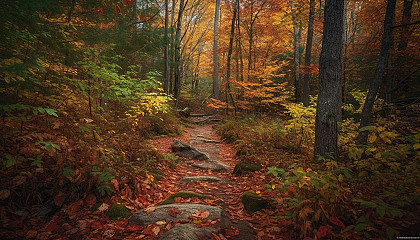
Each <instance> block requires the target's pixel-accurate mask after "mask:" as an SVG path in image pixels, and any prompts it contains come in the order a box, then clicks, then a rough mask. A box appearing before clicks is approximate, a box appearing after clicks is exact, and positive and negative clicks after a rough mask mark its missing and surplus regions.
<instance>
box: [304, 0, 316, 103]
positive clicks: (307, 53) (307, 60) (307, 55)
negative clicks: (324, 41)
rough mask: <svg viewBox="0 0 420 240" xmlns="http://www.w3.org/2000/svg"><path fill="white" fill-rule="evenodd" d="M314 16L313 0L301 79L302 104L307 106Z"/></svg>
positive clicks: (310, 8)
mask: <svg viewBox="0 0 420 240" xmlns="http://www.w3.org/2000/svg"><path fill="white" fill-rule="evenodd" d="M314 16H315V0H310V2H309V21H308V34H307V37H306V50H305V66H306V73H305V76H304V79H303V106H305V107H307V106H309V79H310V77H311V75H310V74H309V72H308V71H309V67H310V65H311V52H312V40H313V36H314V18H315V17H314Z"/></svg>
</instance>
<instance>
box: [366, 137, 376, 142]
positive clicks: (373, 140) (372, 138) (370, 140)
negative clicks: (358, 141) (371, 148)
mask: <svg viewBox="0 0 420 240" xmlns="http://www.w3.org/2000/svg"><path fill="white" fill-rule="evenodd" d="M375 141H376V135H370V136H369V139H368V142H369V143H374V142H375Z"/></svg>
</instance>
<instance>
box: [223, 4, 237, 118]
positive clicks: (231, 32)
mask: <svg viewBox="0 0 420 240" xmlns="http://www.w3.org/2000/svg"><path fill="white" fill-rule="evenodd" d="M238 6H239V0H235V3H234V7H233V16H232V24H231V26H230V38H229V51H228V56H227V63H226V66H227V70H226V93H227V94H229V96H230V100H231V101H232V105H233V106H234V108H235V115H236V106H235V102H234V100H233V96H232V93H231V92H230V60H231V57H232V50H233V38H234V37H235V21H236V12H237V11H238ZM226 103H228V98H226ZM227 105H228V104H227ZM228 111H229V108H228V107H227V108H226V112H228Z"/></svg>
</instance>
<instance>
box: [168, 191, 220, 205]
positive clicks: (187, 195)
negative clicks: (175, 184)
mask: <svg viewBox="0 0 420 240" xmlns="http://www.w3.org/2000/svg"><path fill="white" fill-rule="evenodd" d="M176 197H180V198H184V199H186V198H192V197H197V198H198V199H200V200H204V199H212V200H213V199H214V197H212V196H209V195H204V194H200V193H195V192H189V191H181V192H177V193H174V194H172V195H171V196H169V197H168V198H167V199H166V200H165V201H163V202H161V203H160V205H166V204H172V203H174V202H175V201H174V200H175V198H176Z"/></svg>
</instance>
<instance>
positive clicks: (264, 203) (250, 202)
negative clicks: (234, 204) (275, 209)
mask: <svg viewBox="0 0 420 240" xmlns="http://www.w3.org/2000/svg"><path fill="white" fill-rule="evenodd" d="M241 199H242V203H243V204H244V208H245V211H247V212H248V213H254V212H256V211H260V210H261V209H267V208H270V206H271V203H270V201H268V200H267V199H265V198H263V197H262V196H260V195H258V194H256V193H253V192H246V193H244V194H242V196H241Z"/></svg>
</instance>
